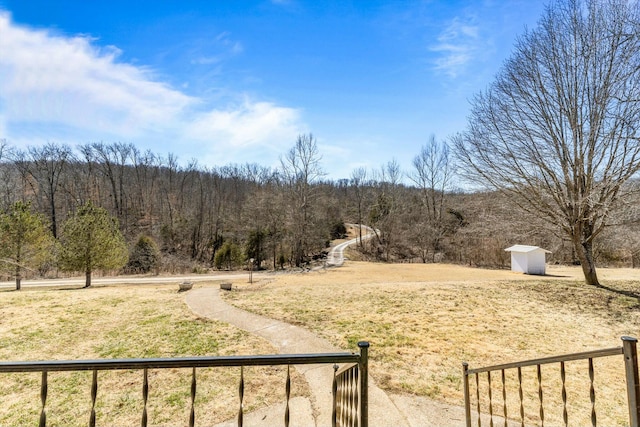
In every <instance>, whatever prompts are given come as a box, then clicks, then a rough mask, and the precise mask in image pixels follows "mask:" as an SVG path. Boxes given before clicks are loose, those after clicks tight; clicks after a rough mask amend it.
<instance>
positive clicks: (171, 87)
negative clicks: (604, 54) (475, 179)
mask: <svg viewBox="0 0 640 427" xmlns="http://www.w3.org/2000/svg"><path fill="white" fill-rule="evenodd" d="M543 8H544V3H543V2H541V1H526V0H514V1H500V0H495V1H493V0H485V1H482V0H478V1H474V0H469V1H445V0H433V1H426V0H425V1H417V0H416V1H409V0H407V1H404V0H400V1H388V2H383V1H373V0H371V1H351V2H349V1H332V2H319V1H302V0H271V1H270V0H256V1H241V0H239V1H215V0H211V1H205V0H202V1H189V0H183V1H180V2H178V1H164V0H157V1H153V2H151V1H142V0H141V1H135V2H132V1H130V0H128V1H122V0H110V1H87V0H64V1H62V0H42V1H36V0H34V1H31V0H0V139H6V140H7V142H9V144H10V145H12V146H16V147H26V146H28V145H39V144H43V143H46V142H48V141H51V142H57V143H62V144H68V145H70V146H76V145H78V144H84V143H88V142H96V141H103V142H127V143H133V144H135V145H136V146H138V147H139V148H140V149H141V150H147V149H149V150H151V151H152V152H154V153H156V154H159V155H163V156H166V155H167V154H168V153H173V154H176V155H177V156H178V158H179V159H181V160H182V161H183V162H184V163H187V162H188V161H190V160H192V159H197V160H198V162H199V163H200V164H201V165H203V166H208V167H211V166H215V165H224V164H228V163H245V162H256V163H260V164H262V165H265V166H273V167H276V166H278V165H279V158H280V156H282V155H283V154H284V153H286V151H287V150H288V149H289V148H290V147H291V146H292V145H293V144H294V142H295V139H296V137H297V135H299V134H301V133H313V135H314V136H315V137H316V139H317V141H318V144H319V148H320V152H321V154H322V156H323V161H322V166H323V168H324V170H325V171H326V172H327V177H328V178H330V179H339V178H347V177H349V175H350V173H351V171H352V170H353V169H355V168H357V167H361V166H365V167H367V168H368V169H377V168H379V167H380V165H381V164H383V163H386V162H387V161H389V160H391V159H394V158H395V159H396V160H397V161H398V162H399V163H400V165H401V166H402V167H403V168H404V169H406V170H408V169H409V168H410V167H411V160H412V158H413V157H414V156H415V155H417V154H418V152H419V150H420V147H421V146H422V144H424V143H425V142H426V141H427V140H428V138H429V136H430V135H431V134H434V135H435V136H436V138H438V139H446V138H447V137H448V136H450V135H452V134H453V133H455V132H457V131H459V130H462V129H463V128H464V127H465V125H466V116H467V113H468V110H469V99H471V98H472V96H473V95H474V94H475V93H477V92H478V91H480V90H482V89H484V88H485V87H486V86H487V85H488V84H489V83H490V82H491V81H492V79H493V76H494V75H495V73H496V72H497V71H498V70H499V68H500V66H501V64H502V62H503V61H504V59H505V58H507V57H508V56H509V54H510V52H511V49H512V46H513V44H514V42H515V40H516V37H517V36H518V35H519V34H521V33H522V32H523V31H524V29H525V28H526V27H529V28H532V27H534V26H535V24H536V21H537V20H538V17H539V16H540V14H541V13H542V11H543Z"/></svg>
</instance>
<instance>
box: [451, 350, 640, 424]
mask: <svg viewBox="0 0 640 427" xmlns="http://www.w3.org/2000/svg"><path fill="white" fill-rule="evenodd" d="M622 344H623V345H622V347H615V348H609V349H603V350H595V351H588V352H583V353H573V354H566V355H562V356H553V357H546V358H542V359H533V360H526V361H521V362H514V363H507V364H503V365H495V366H488V367H484V368H476V369H469V365H468V364H467V363H463V364H462V365H463V378H464V381H463V388H464V390H463V391H464V406H465V418H466V426H467V427H471V424H472V410H471V406H472V397H471V385H470V380H469V378H470V377H473V378H474V379H475V381H474V382H475V392H476V393H475V405H476V408H475V412H476V413H477V425H478V427H481V426H482V416H483V412H482V410H481V393H480V389H481V385H480V374H486V383H485V389H486V391H487V394H486V396H485V395H483V396H482V397H484V398H485V407H486V408H488V412H485V413H484V415H485V417H487V418H488V420H489V425H490V426H491V427H493V425H494V416H496V417H500V418H501V419H502V421H503V423H504V426H505V427H507V426H508V425H512V423H513V422H509V415H510V412H509V408H508V405H507V387H506V381H505V376H506V375H505V372H506V371H508V370H515V372H516V374H517V380H516V385H517V391H518V397H517V398H516V399H515V401H516V402H518V407H517V414H518V416H519V424H520V425H521V426H522V427H524V426H525V411H524V394H523V380H522V368H524V367H528V366H533V367H535V368H536V380H537V390H536V392H537V400H538V408H537V411H538V414H536V416H537V418H538V420H539V422H540V424H541V425H542V426H544V424H545V399H544V396H545V395H544V392H543V385H542V369H541V366H542V365H552V364H558V365H559V373H560V376H559V379H560V388H561V392H560V395H561V399H562V402H561V406H562V421H563V424H564V425H565V426H568V425H570V424H575V422H574V423H569V413H568V410H567V405H568V397H567V390H566V368H565V363H566V362H570V361H579V360H586V361H588V364H587V365H586V366H588V373H589V400H590V406H591V407H590V414H589V416H590V418H591V425H592V426H593V427H595V426H596V425H597V414H596V394H595V386H594V377H595V370H594V365H593V360H594V359H596V358H602V357H610V356H620V355H622V356H624V357H623V359H624V364H625V376H626V384H627V399H626V400H627V402H628V407H629V425H630V426H631V427H640V426H639V420H640V381H639V380H638V356H637V349H636V344H637V339H635V338H631V337H622ZM492 373H494V375H493V378H494V380H492ZM483 381H484V380H483ZM492 381H493V382H496V383H498V384H499V389H498V390H496V391H497V392H498V394H499V395H500V394H501V396H502V398H501V402H498V403H497V402H495V401H494V395H495V393H494V388H493V383H492ZM494 410H495V412H494ZM516 418H517V417H516Z"/></svg>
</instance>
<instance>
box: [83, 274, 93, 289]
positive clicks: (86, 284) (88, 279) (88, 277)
mask: <svg viewBox="0 0 640 427" xmlns="http://www.w3.org/2000/svg"><path fill="white" fill-rule="evenodd" d="M89 286H91V271H87V272H85V282H84V287H85V288H88V287H89Z"/></svg>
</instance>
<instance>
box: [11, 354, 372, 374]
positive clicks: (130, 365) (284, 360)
mask: <svg viewBox="0 0 640 427" xmlns="http://www.w3.org/2000/svg"><path fill="white" fill-rule="evenodd" d="M359 360H360V355H359V354H355V353H321V354H287V355H283V354H276V355H258V356H204V357H181V358H157V359H99V360H51V361H20V362H0V373H6V372H42V371H51V372H54V371H88V370H114V369H144V368H147V369H159V368H194V367H195V368H205V367H207V368H208V367H229V366H269V365H313V364H327V363H357V362H358V361H359Z"/></svg>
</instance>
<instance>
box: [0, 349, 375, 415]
mask: <svg viewBox="0 0 640 427" xmlns="http://www.w3.org/2000/svg"><path fill="white" fill-rule="evenodd" d="M358 346H359V347H360V354H357V353H323V354H292V355H263V356H215V357H183V358H166V359H99V360H64V361H33V362H0V374H2V373H16V372H18V373H28V372H39V373H41V375H42V379H41V383H40V400H41V409H40V420H39V425H40V426H41V427H45V426H46V425H47V397H48V396H47V394H48V373H49V372H69V371H93V376H92V381H91V390H90V395H91V412H90V415H89V420H88V424H89V426H92V427H94V426H95V425H96V412H95V406H96V399H97V396H98V393H99V387H98V372H99V371H111V370H141V371H142V375H143V380H142V414H141V425H142V426H143V427H145V426H147V424H148V422H149V420H148V418H149V417H148V413H147V400H148V398H149V381H148V375H149V374H148V373H149V370H151V369H170V368H191V391H190V397H191V399H190V410H189V426H190V427H193V426H194V425H195V420H196V410H195V399H196V391H197V384H198V383H197V369H198V368H214V367H240V380H239V384H238V397H239V408H238V416H237V424H238V426H239V427H242V425H243V418H244V412H243V403H244V392H245V390H244V367H247V366H285V365H286V366H287V377H286V380H285V393H286V405H285V411H284V414H283V424H284V425H285V426H287V427H288V426H289V420H290V411H289V398H290V394H291V376H290V370H289V367H290V366H292V365H293V366H296V365H316V364H332V365H334V366H335V365H342V364H346V365H349V366H350V367H352V366H355V369H356V374H355V375H356V376H357V377H359V378H361V380H360V382H359V385H358V387H357V397H356V399H357V401H358V402H359V407H358V410H357V411H356V412H354V413H353V414H352V417H351V418H349V417H348V418H345V419H344V420H340V421H337V420H336V418H335V411H334V416H333V419H332V420H331V422H332V424H333V425H337V426H342V425H350V426H359V427H367V393H368V391H367V380H366V377H367V372H368V369H367V365H368V355H367V352H368V347H369V343H367V342H360V343H358ZM335 384H336V378H335V377H334V394H333V400H334V408H335V407H336V402H344V401H345V400H346V399H347V398H346V397H345V396H343V393H346V392H347V390H346V389H343V388H342V387H338V388H337V390H336V386H335ZM353 417H355V419H354V418H353Z"/></svg>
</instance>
